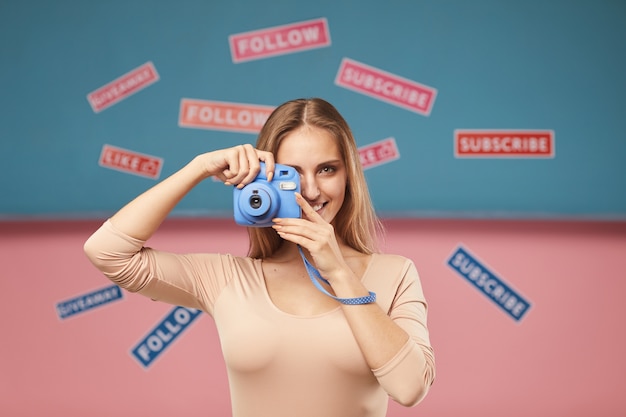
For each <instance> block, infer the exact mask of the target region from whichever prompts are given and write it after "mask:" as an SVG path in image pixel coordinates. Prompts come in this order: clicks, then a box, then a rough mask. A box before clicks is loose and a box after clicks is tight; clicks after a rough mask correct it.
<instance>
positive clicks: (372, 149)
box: [359, 138, 400, 169]
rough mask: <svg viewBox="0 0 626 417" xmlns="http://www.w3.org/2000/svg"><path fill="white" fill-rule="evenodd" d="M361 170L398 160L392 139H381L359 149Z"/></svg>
mask: <svg viewBox="0 0 626 417" xmlns="http://www.w3.org/2000/svg"><path fill="white" fill-rule="evenodd" d="M359 158H360V159H361V165H362V166H363V169H367V168H372V167H375V166H378V165H381V164H385V163H388V162H391V161H394V160H396V159H398V158H400V152H398V147H397V146H396V140H395V139H394V138H387V139H383V140H381V141H378V142H374V143H371V144H369V145H366V146H362V147H360V148H359Z"/></svg>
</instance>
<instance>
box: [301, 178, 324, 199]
mask: <svg viewBox="0 0 626 417" xmlns="http://www.w3.org/2000/svg"><path fill="white" fill-rule="evenodd" d="M300 189H301V192H302V197H304V198H305V199H307V200H309V201H314V200H315V199H316V198H317V197H319V195H320V189H319V187H318V186H317V181H315V178H314V177H311V176H308V175H301V176H300Z"/></svg>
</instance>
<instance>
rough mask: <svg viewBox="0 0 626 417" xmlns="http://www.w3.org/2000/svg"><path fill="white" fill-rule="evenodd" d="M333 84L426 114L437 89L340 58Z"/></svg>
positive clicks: (433, 100)
mask: <svg viewBox="0 0 626 417" xmlns="http://www.w3.org/2000/svg"><path fill="white" fill-rule="evenodd" d="M335 84H337V85H338V86H340V87H344V88H347V89H350V90H353V91H356V92H358V93H361V94H365V95H368V96H371V97H374V98H376V99H378V100H382V101H385V102H387V103H390V104H393V105H395V106H399V107H403V108H405V109H407V110H410V111H413V112H415V113H419V114H421V115H424V116H428V115H430V112H431V110H432V108H433V105H434V103H435V97H436V96H437V90H436V89H435V88H433V87H428V86H426V85H423V84H420V83H417V82H415V81H411V80H407V79H406V78H402V77H399V76H397V75H394V74H390V73H388V72H386V71H383V70H380V69H377V68H374V67H370V66H369V65H365V64H362V63H360V62H357V61H353V60H351V59H349V58H344V59H343V60H342V61H341V66H340V67H339V71H338V73H337V77H336V78H335Z"/></svg>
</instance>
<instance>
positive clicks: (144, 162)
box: [99, 145, 163, 179]
mask: <svg viewBox="0 0 626 417" xmlns="http://www.w3.org/2000/svg"><path fill="white" fill-rule="evenodd" d="M99 164H100V166H102V167H105V168H110V169H115V170H117V171H122V172H126V173H129V174H135V175H140V176H142V177H148V178H152V179H157V178H159V175H160V174H161V168H162V167H163V159H162V158H158V157H156V156H150V155H145V154H142V153H139V152H134V151H129V150H127V149H122V148H117V147H115V146H111V145H104V146H103V147H102V153H101V154H100V161H99Z"/></svg>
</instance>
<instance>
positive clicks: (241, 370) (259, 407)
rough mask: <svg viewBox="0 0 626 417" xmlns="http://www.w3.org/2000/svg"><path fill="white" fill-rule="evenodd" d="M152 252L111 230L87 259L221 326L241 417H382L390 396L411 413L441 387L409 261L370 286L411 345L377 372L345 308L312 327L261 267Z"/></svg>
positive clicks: (372, 269)
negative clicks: (285, 307)
mask: <svg viewBox="0 0 626 417" xmlns="http://www.w3.org/2000/svg"><path fill="white" fill-rule="evenodd" d="M144 243H145V242H143V241H141V240H138V239H135V238H132V237H130V236H127V235H125V234H123V233H122V232H120V231H119V230H116V229H115V228H114V227H113V225H112V224H111V222H110V221H107V222H105V223H104V224H103V226H102V227H101V228H100V229H98V231H96V232H95V233H94V234H93V235H92V236H91V237H90V238H89V240H88V241H87V242H86V243H85V252H86V254H87V256H88V257H89V259H90V260H91V261H92V262H93V263H94V265H96V267H97V268H98V269H100V270H101V271H102V272H103V273H104V274H105V275H106V276H107V277H108V278H110V279H111V280H112V281H113V282H115V283H116V284H118V285H119V286H121V287H122V288H125V289H127V290H128V291H132V292H138V293H140V294H143V295H145V296H147V297H150V298H152V299H155V300H160V301H164V302H167V303H171V304H174V305H180V306H185V307H191V308H196V309H200V310H202V311H204V312H206V313H208V314H210V315H211V316H212V317H213V319H214V320H215V323H216V327H217V330H218V333H219V337H220V341H221V346H222V352H223V355H224V359H225V362H226V366H227V370H228V377H229V384H230V392H231V401H232V408H233V416H235V417H281V416H285V417H294V416H298V417H307V416H311V417H321V416H324V417H352V416H354V417H357V416H358V417H383V416H385V414H386V410H387V403H388V396H390V397H391V398H393V399H394V400H396V401H398V402H399V403H401V404H403V405H407V406H412V405H414V404H417V403H418V402H419V401H420V400H421V399H422V398H423V397H424V395H425V394H426V392H427V391H428V388H429V387H430V385H431V383H432V381H433V379H434V374H435V365H434V356H433V350H432V348H431V346H430V342H429V338H428V330H427V328H426V301H425V299H424V295H423V292H422V288H421V285H420V281H419V277H418V274H417V270H416V269H415V266H414V264H413V262H412V261H411V260H409V259H406V258H404V257H401V256H397V255H382V254H374V255H373V256H372V258H371V261H370V263H369V266H368V267H367V270H366V272H365V274H364V276H363V277H362V282H363V283H364V285H365V286H366V287H367V288H368V289H369V290H370V291H373V292H375V293H376V295H377V301H376V302H377V304H378V305H379V306H380V307H381V308H382V309H383V310H384V311H386V312H387V313H388V315H389V316H390V317H391V318H392V319H393V321H394V322H395V323H397V324H398V325H399V326H400V327H402V328H403V329H404V330H405V331H406V332H407V333H408V334H409V335H410V339H409V341H408V342H407V343H406V344H405V346H404V347H403V348H402V349H401V350H400V351H399V352H398V353H397V354H396V355H395V357H394V358H392V359H391V360H390V361H389V362H388V363H387V364H385V365H384V366H382V367H381V368H378V369H370V368H369V367H368V366H367V364H366V362H365V360H364V358H363V356H362V354H361V352H360V350H359V347H358V345H357V343H356V341H355V339H354V337H353V335H352V333H351V330H350V328H349V326H348V324H347V322H346V320H345V318H344V315H343V313H342V310H341V307H337V308H336V309H333V310H331V311H329V312H327V313H323V314H320V315H316V316H309V317H303V316H294V315H291V314H288V313H285V312H283V311H281V310H279V309H278V308H277V307H276V306H275V305H274V304H273V303H272V301H271V299H270V297H269V295H268V292H267V288H266V286H265V281H264V278H263V270H262V261H261V260H259V259H251V258H247V257H235V256H231V255H221V254H186V255H179V254H173V253H167V252H161V251H157V250H154V249H151V248H145V247H144V246H143V245H144Z"/></svg>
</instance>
